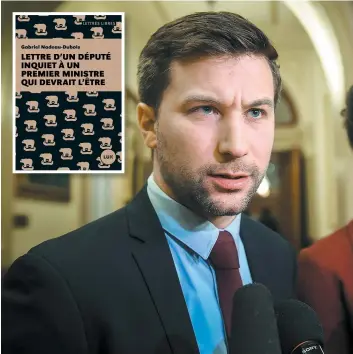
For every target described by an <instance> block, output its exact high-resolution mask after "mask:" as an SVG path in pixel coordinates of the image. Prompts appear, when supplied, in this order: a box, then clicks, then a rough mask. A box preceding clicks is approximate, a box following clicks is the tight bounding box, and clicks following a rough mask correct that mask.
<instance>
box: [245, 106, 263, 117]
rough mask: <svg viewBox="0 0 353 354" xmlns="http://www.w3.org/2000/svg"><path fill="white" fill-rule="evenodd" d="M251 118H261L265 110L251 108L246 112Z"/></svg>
mask: <svg viewBox="0 0 353 354" xmlns="http://www.w3.org/2000/svg"><path fill="white" fill-rule="evenodd" d="M248 113H249V115H250V117H251V118H255V119H258V118H262V117H263V116H264V115H265V114H266V112H265V111H264V110H263V109H258V108H253V109H250V111H249V112H248Z"/></svg>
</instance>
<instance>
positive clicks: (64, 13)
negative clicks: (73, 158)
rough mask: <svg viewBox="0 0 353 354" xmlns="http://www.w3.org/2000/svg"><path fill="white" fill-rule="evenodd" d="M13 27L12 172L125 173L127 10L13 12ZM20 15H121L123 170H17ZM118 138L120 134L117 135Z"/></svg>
mask: <svg viewBox="0 0 353 354" xmlns="http://www.w3.org/2000/svg"><path fill="white" fill-rule="evenodd" d="M12 15H13V19H12V20H13V27H12V151H13V159H12V173H15V174H69V175H71V174H85V175H91V174H101V175H102V174H103V175H105V174H119V175H120V174H124V173H125V166H126V160H125V95H126V92H125V91H126V90H125V12H13V13H12ZM19 15H37V16H48V15H51V16H56V15H58V16H60V15H67V16H75V15H96V16H97V15H105V16H112V15H116V16H121V20H122V36H121V41H122V43H121V46H122V48H121V54H122V57H121V83H122V86H121V99H122V102H121V132H122V137H121V160H122V163H121V170H120V171H117V170H87V171H81V170H43V171H18V170H16V137H15V130H16V117H15V106H16V97H15V96H16V85H15V83H16V80H15V77H16V76H15V75H16V62H15V60H16V36H15V33H16V16H19ZM116 138H117V139H118V138H119V136H118V135H117V137H116Z"/></svg>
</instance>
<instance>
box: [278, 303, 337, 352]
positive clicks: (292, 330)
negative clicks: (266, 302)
mask: <svg viewBox="0 0 353 354" xmlns="http://www.w3.org/2000/svg"><path fill="white" fill-rule="evenodd" d="M275 311H276V314H277V324H278V333H279V337H280V340H281V347H282V354H323V353H324V351H323V343H324V332H323V329H322V326H321V324H320V321H319V319H318V316H317V315H316V313H315V311H314V310H313V309H312V308H311V307H309V306H308V305H306V304H304V303H303V302H300V301H298V300H287V301H283V302H281V303H279V304H278V305H277V304H276V305H275ZM337 354H338V353H337Z"/></svg>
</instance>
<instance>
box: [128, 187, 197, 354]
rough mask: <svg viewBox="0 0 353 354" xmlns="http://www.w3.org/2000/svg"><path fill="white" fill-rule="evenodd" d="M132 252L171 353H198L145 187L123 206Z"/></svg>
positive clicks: (169, 256)
mask: <svg viewBox="0 0 353 354" xmlns="http://www.w3.org/2000/svg"><path fill="white" fill-rule="evenodd" d="M126 210H127V217H128V223H129V232H130V236H131V237H132V239H133V240H132V252H133V257H134V259H135V260H136V262H137V264H138V266H139V269H140V270H141V273H142V275H143V277H144V279H145V281H146V284H147V286H148V288H149V291H150V293H151V296H152V298H153V301H154V304H155V306H156V310H157V312H158V314H159V316H160V319H161V321H162V324H163V326H164V328H165V332H166V335H167V342H168V343H167V342H166V343H164V344H161V345H162V347H161V348H160V349H159V350H160V352H161V353H167V352H168V351H169V350H168V349H167V347H166V348H165V349H163V345H166V346H168V344H169V346H170V347H171V348H172V352H173V353H175V354H191V353H199V351H198V346H197V342H196V338H195V335H194V331H193V328H192V324H191V320H190V317H189V313H188V309H187V306H186V303H185V299H184V295H183V293H182V289H181V285H180V282H179V278H178V275H177V271H176V269H175V265H174V262H173V258H172V254H171V252H170V249H169V245H168V242H167V239H166V237H165V234H164V231H163V229H162V227H161V224H160V222H159V220H158V217H157V214H156V213H155V211H154V209H153V206H152V204H151V202H150V200H149V198H148V194H147V187H146V186H145V187H144V188H143V189H142V190H141V192H140V193H139V194H138V195H137V196H136V197H135V198H134V200H133V201H132V202H131V203H130V204H129V205H128V206H127V209H126Z"/></svg>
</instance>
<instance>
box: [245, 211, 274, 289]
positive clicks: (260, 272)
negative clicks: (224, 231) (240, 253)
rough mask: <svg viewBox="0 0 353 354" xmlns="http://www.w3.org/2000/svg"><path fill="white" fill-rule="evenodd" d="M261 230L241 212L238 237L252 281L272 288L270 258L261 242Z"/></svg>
mask: <svg viewBox="0 0 353 354" xmlns="http://www.w3.org/2000/svg"><path fill="white" fill-rule="evenodd" d="M260 233H261V230H259V227H258V225H257V223H256V222H255V221H253V220H251V219H250V218H249V217H248V216H246V215H244V214H242V216H241V224H240V237H241V239H242V241H243V244H244V248H245V253H246V257H247V260H248V264H249V268H250V272H251V277H252V279H253V282H256V283H261V284H264V285H265V286H267V287H268V288H269V289H270V291H271V290H272V286H271V285H272V281H273V280H272V275H271V271H270V270H269V264H270V262H271V260H270V259H268V258H267V257H266V253H267V252H266V248H267V247H270V245H266V244H265V243H264V242H263V239H262V237H261V236H262V235H261V234H260Z"/></svg>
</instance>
